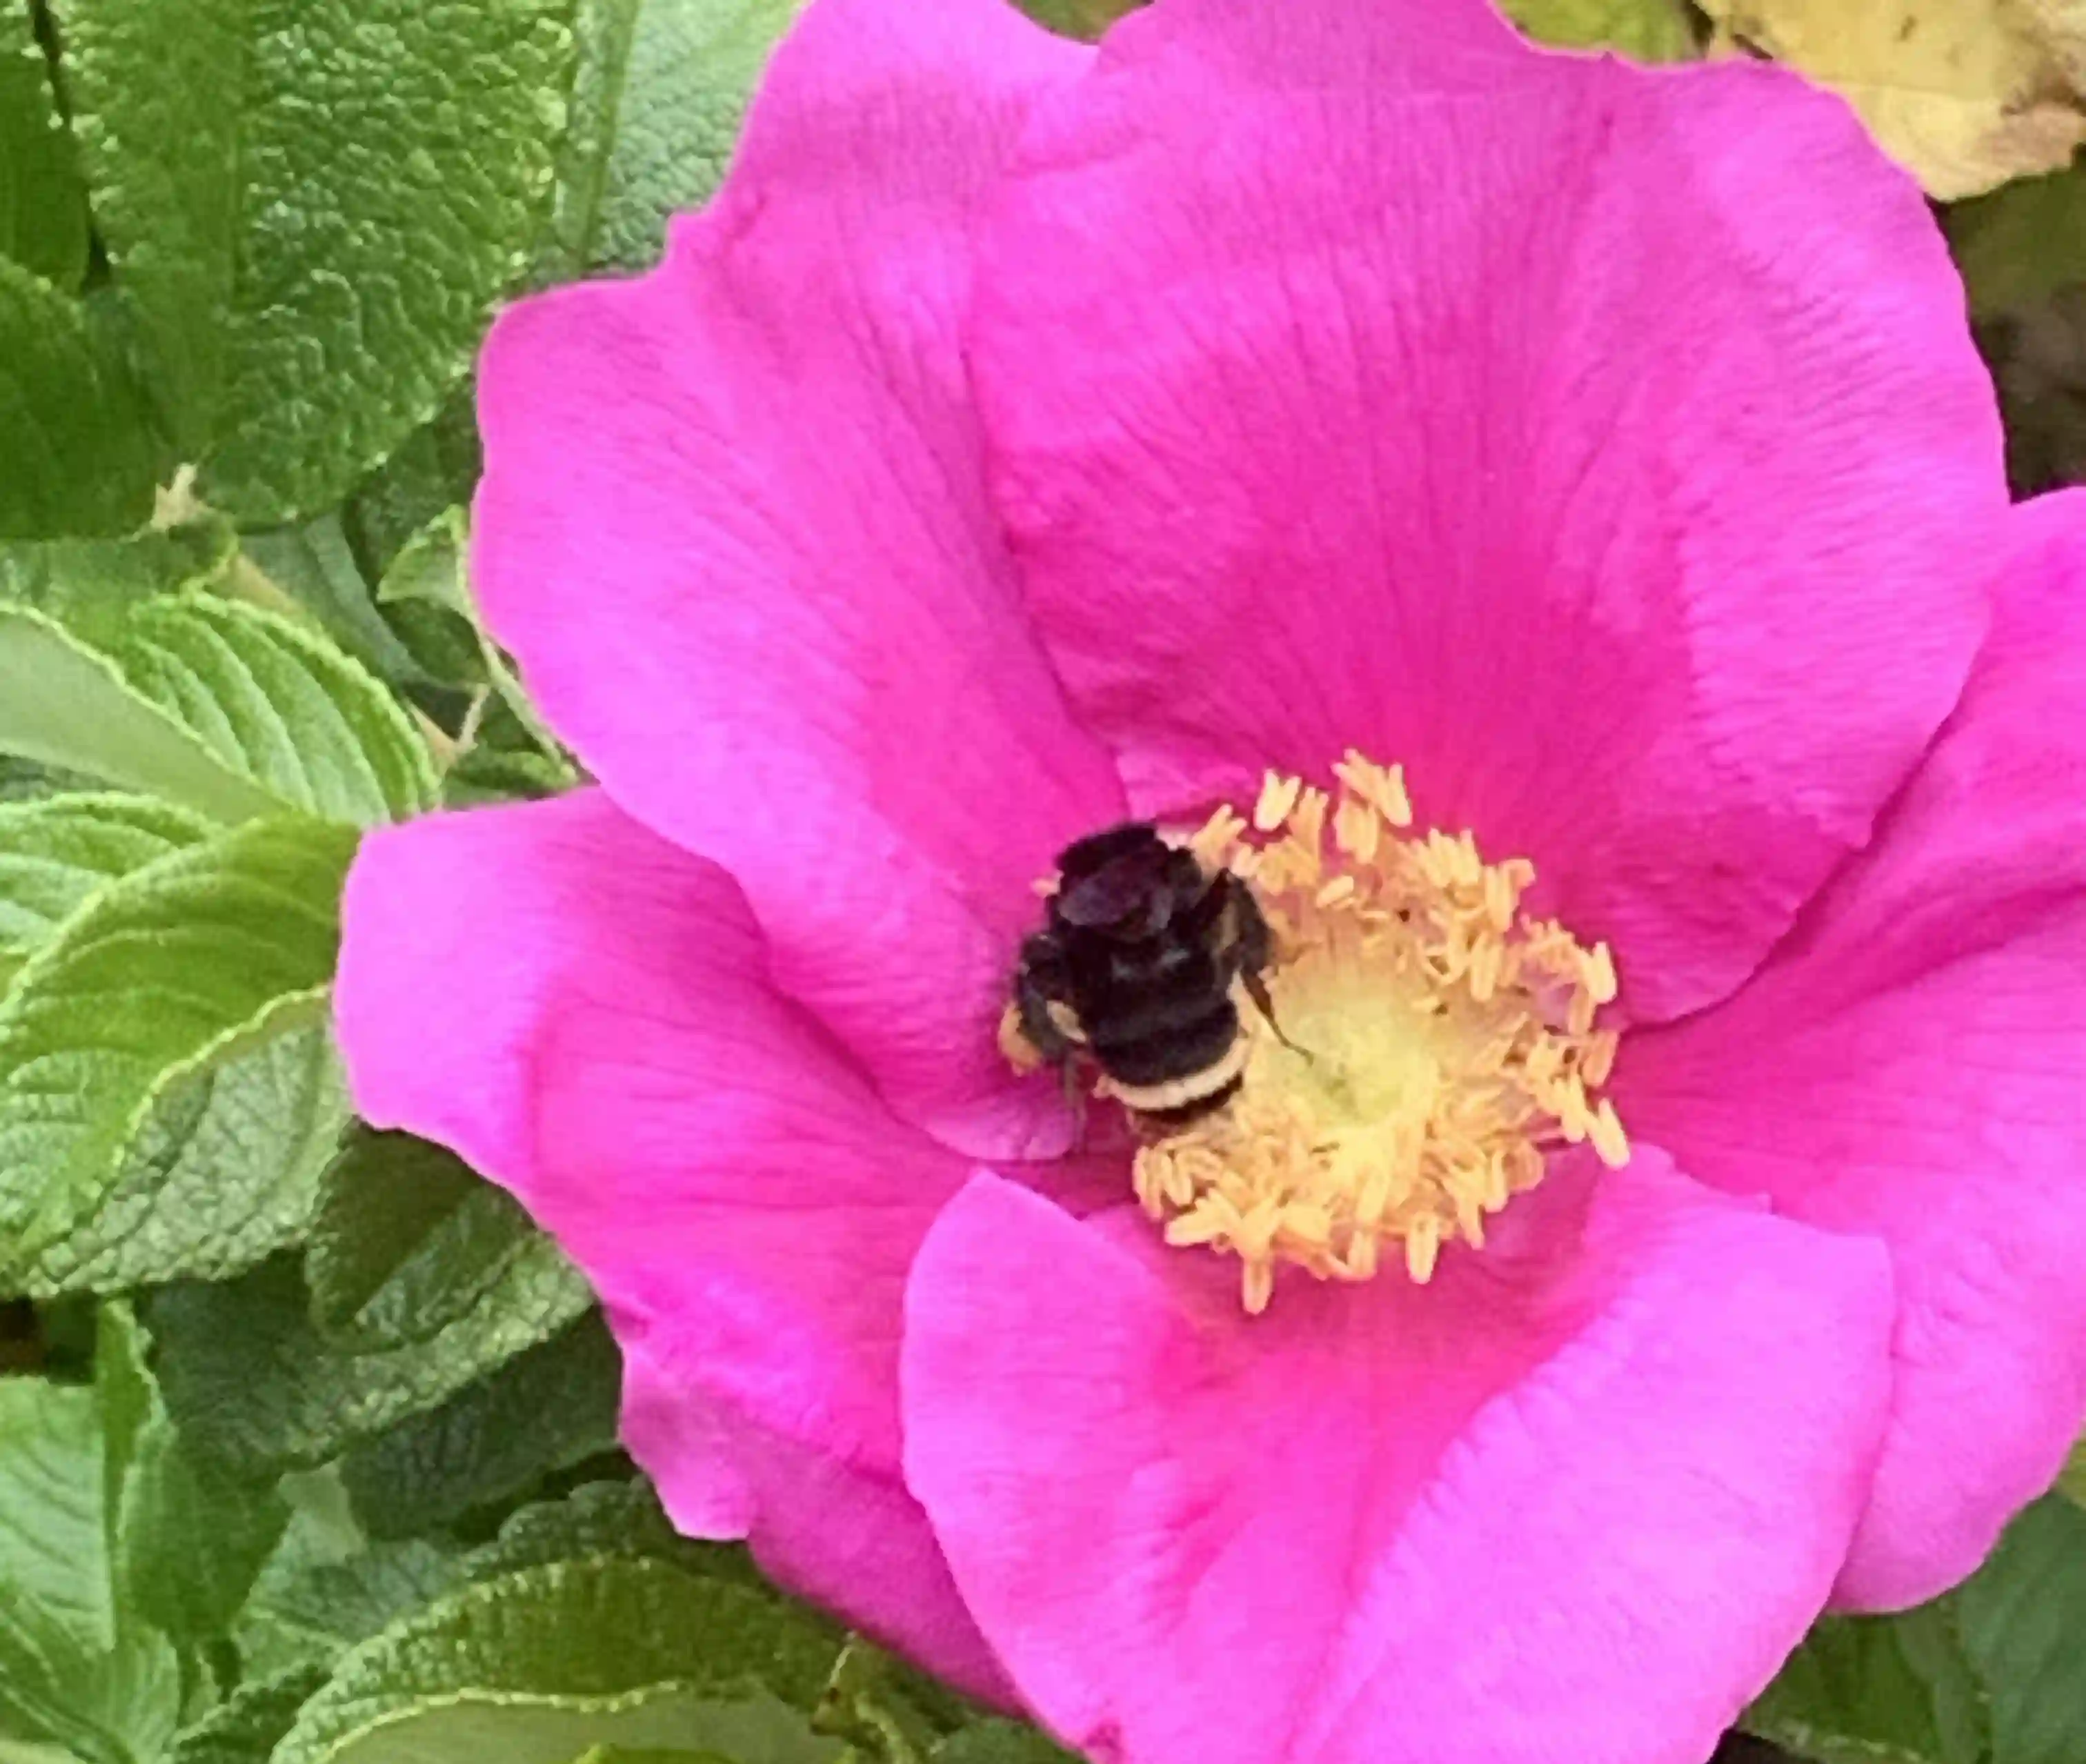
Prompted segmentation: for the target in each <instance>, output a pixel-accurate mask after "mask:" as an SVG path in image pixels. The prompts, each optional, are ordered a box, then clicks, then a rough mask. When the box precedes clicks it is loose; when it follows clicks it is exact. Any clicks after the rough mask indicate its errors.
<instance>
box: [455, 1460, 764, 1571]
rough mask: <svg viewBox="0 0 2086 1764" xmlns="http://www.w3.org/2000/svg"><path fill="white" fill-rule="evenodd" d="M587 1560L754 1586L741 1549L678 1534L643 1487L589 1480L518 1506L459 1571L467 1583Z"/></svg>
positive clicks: (654, 1494)
mask: <svg viewBox="0 0 2086 1764" xmlns="http://www.w3.org/2000/svg"><path fill="white" fill-rule="evenodd" d="M594 1556H628V1557H651V1558H655V1559H657V1560H658V1561H661V1562H665V1563H666V1564H667V1565H668V1566H670V1567H673V1568H675V1569H678V1570H680V1571H681V1572H683V1573H684V1574H700V1575H704V1576H721V1577H722V1578H723V1579H728V1580H737V1581H739V1582H741V1583H743V1584H745V1585H748V1586H756V1587H757V1586H759V1585H760V1579H759V1577H758V1576H757V1575H756V1574H754V1571H753V1570H752V1568H751V1566H750V1565H749V1564H748V1562H747V1555H746V1553H745V1551H744V1550H743V1549H739V1548H738V1547H737V1546H735V1545H726V1544H709V1543H703V1542H700V1541H699V1540H696V1539H694V1538H688V1537H683V1536H681V1535H680V1534H679V1532H676V1531H675V1529H674V1527H673V1524H672V1523H671V1522H670V1520H669V1519H667V1517H666V1512H665V1510H664V1509H662V1507H661V1506H660V1505H659V1498H658V1495H657V1494H656V1493H653V1490H652V1488H651V1486H650V1485H649V1484H647V1483H644V1482H590V1483H587V1484H585V1485H582V1486H581V1487H580V1488H577V1489H574V1490H573V1492H572V1493H570V1494H568V1495H567V1496H566V1497H565V1498H564V1499H563V1500H561V1501H540V1502H536V1503H534V1505H532V1506H525V1507H523V1508H521V1510H519V1511H518V1512H517V1513H515V1514H514V1515H513V1516H512V1517H510V1518H509V1519H508V1521H507V1523H505V1524H504V1525H503V1526H501V1527H500V1535H499V1536H497V1537H496V1538H495V1539H494V1540H492V1542H491V1543H489V1544H487V1545H484V1546H483V1548H482V1549H477V1550H474V1551H473V1552H472V1553H471V1554H470V1557H467V1558H466V1561H465V1562H464V1564H463V1570H464V1572H465V1573H466V1574H467V1575H468V1576H469V1577H470V1579H473V1580H492V1579H498V1578H500V1576H502V1575H504V1574H513V1573H514V1572H516V1571H517V1570H520V1569H523V1568H540V1567H543V1566H547V1565H548V1564H550V1563H551V1562H573V1561H578V1560H581V1559H584V1558H586V1557H594Z"/></svg>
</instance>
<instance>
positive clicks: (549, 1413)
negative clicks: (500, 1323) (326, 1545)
mask: <svg viewBox="0 0 2086 1764" xmlns="http://www.w3.org/2000/svg"><path fill="white" fill-rule="evenodd" d="M621 1372H622V1364H621V1361H620V1360H619V1357H618V1356H617V1353H616V1350H615V1342H614V1340H612V1339H611V1337H610V1336H609V1333H608V1329H607V1325H606V1324H605V1323H602V1320H601V1319H600V1317H599V1315H598V1314H590V1315H588V1316H585V1317H582V1318H581V1319H580V1320H579V1321H578V1322H577V1323H574V1324H573V1325H572V1326H571V1327H568V1329H566V1330H565V1331H564V1333H563V1334H561V1335H559V1336H554V1337H552V1338H551V1340H548V1341H547V1342H545V1343H543V1345H542V1346H540V1347H537V1348H532V1349H530V1350H529V1351H528V1352H527V1353H523V1354H521V1355H519V1356H517V1357H516V1358H514V1359H513V1360H510V1361H508V1363H507V1364H506V1365H505V1366H501V1367H500V1369H499V1370H497V1371H496V1372H494V1373H492V1374H491V1375H490V1376H489V1377H487V1378H483V1379H481V1380H479V1382H478V1383H475V1384H470V1385H466V1387H464V1388H463V1389H462V1390H461V1391H458V1393H457V1394H456V1395H454V1396H453V1397H451V1398H450V1399H449V1401H448V1402H446V1403H445V1404H443V1405H442V1406H441V1408H436V1409H430V1410H428V1412H426V1413H425V1414H422V1415H415V1416H411V1417H408V1418H407V1420H405V1421H401V1422H400V1423H399V1424H398V1425H397V1426H395V1427H394V1428H391V1429H390V1430H388V1431H386V1432H385V1433H382V1434H378V1435H377V1437H376V1438H373V1439H369V1440H366V1441H364V1442H362V1443H361V1444H360V1445H358V1446H356V1447H353V1448H352V1449H351V1451H349V1452H348V1454H347V1456H346V1457H345V1458H343V1459H342V1460H341V1467H340V1468H341V1476H342V1479H343V1481H344V1482H345V1483H346V1484H347V1490H348V1493H349V1494H350V1496H351V1498H353V1500H354V1502H355V1515H356V1517H357V1518H359V1519H360V1520H361V1521H362V1523H363V1524H364V1526H365V1527H366V1528H368V1531H369V1532H371V1534H372V1535H373V1536H378V1537H406V1536H411V1535H412V1534H413V1533H414V1532H428V1531H434V1530H436V1529H437V1528H441V1527H442V1526H445V1525H449V1524H453V1523H455V1522H456V1521H457V1520H458V1519H462V1518H463V1517H464V1516H465V1515H466V1514H468V1513H470V1512H471V1511H472V1510H474V1509H475V1508H478V1507H480V1506H486V1505H487V1504H489V1503H491V1502H495V1501H498V1500H504V1499H506V1498H510V1497H512V1496H514V1495H517V1494H519V1493H522V1492H523V1491H524V1490H526V1489H528V1488H529V1487H530V1485H533V1484H534V1483H536V1482H537V1481H539V1480H540V1479H541V1478H542V1477H543V1476H545V1475H547V1474H548V1473H549V1472H552V1471H555V1470H561V1469H564V1468H566V1467H567V1466H568V1465H571V1464H577V1463H579V1462H580V1461H581V1460H582V1459H585V1458H589V1457H591V1456H593V1455H595V1454H597V1453H599V1452H602V1451H607V1450H609V1449H610V1448H611V1447H613V1446H614V1445H615V1423H616V1411H617V1399H618V1396H619V1385H620V1378H621Z"/></svg>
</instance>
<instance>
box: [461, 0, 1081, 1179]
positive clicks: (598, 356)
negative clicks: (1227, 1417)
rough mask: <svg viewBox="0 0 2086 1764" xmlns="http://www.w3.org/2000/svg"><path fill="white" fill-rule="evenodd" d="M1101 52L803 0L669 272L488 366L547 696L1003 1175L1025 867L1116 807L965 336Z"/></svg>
mask: <svg viewBox="0 0 2086 1764" xmlns="http://www.w3.org/2000/svg"><path fill="white" fill-rule="evenodd" d="M1087 60H1088V51H1087V50H1085V49H1082V48H1079V47H1078V46H1076V45H1070V44H1066V43H1062V42H1060V41H1059V40H1057V39H1055V38H1052V37H1049V36H1045V34H1044V33H1043V32H1041V31H1040V30H1038V29H1037V28H1035V27H1033V26H1032V25H1030V24H1028V23H1027V22H1026V21H1024V19H1022V18H1021V17H1020V15H1019V14H1017V13H1016V12H1015V11H1014V9H1013V8H1012V7H1011V6H1007V5H1005V4H1004V3H1003V0H936V3H935V4H933V5H928V6H902V5H890V4H886V3H883V0H818V3H817V4H815V6H812V7H811V11H810V12H809V13H808V14H807V16H806V18H805V19H804V20H803V21H802V23H801V25H800V26H799V28H798V29H797V31H796V32H795V33H794V35H793V36H791V37H790V40H789V41H788V42H787V43H786V44H785V45H784V47H783V48H782V49H781V51H780V52H779V53H778V54H777V58H776V60H775V62H774V66H773V72H772V74H771V75H770V77H769V79H768V84H767V87H766V89H765V91H764V93H763V94H762V96H761V97H760V100H759V101H758V102H757V103H756V106H755V109H754V113H753V117H752V120H751V125H750V127H749V132H748V134H747V139H746V142H745V143H744V146H743V148H742V150H741V153H740V156H739V161H738V164H737V167H736V168H735V170H734V173H733V174H732V177H731V179H730V183H729V184H728V185H727V186H726V190H725V191H724V192H723V194H722V195H721V196H720V197H719V198H718V199H717V202H715V203H714V204H713V206H712V207H711V208H710V209H709V211H707V212H706V213H705V214H704V215H702V216H700V218H699V219H693V220H690V221H687V222H684V223H683V224H681V226H680V228H679V230H678V231H677V232H676V233H675V239H674V244H673V249H672V250H671V252H670V254H669V257H668V261H667V262H666V265H665V266H664V267H663V268H662V269H660V270H659V271H657V272H656V273H654V274H653V275H649V276H646V277H645V278H643V279H641V280H637V281H634V282H626V283H598V284H594V285H590V286H585V287H580V288H566V289H561V290H560V291H558V292H555V293H552V294H549V295H547V296H543V297H541V298H539V299H536V300H530V301H526V302H525V303H524V304H523V305H521V306H519V307H517V308H516V309H514V310H513V312H511V313H509V314H508V315H507V316H506V317H504V319H503V320H502V321H501V322H500V325H499V326H498V327H497V328H496V330H495V332H494V334H493V337H492V342H491V343H489V344H488V346H487V353H486V356H485V360H484V363H483V369H482V373H481V386H482V394H481V407H480V418H481V422H482V425H483V429H484V433H485V439H486V455H487V475H486V478H485V481H484V485H483V488H482V489H481V491H480V492H479V505H478V526H477V543H476V549H475V559H474V561H475V569H476V572H477V581H478V584H479V589H480V590H481V593H482V594H483V600H484V603H485V608H486V611H487V617H488V619H489V620H490V621H491V622H492V626H493V628H495V630H496V631H497V633H499V635H500V638H501V640H502V641H504V642H505V643H507V644H508V645H509V646H511V647H512V648H513V650H515V652H516V653H517V655H518V656H519V658H520V659H521V663H522V666H523V668H524V671H526V675H527V676H528V681H529V684H530V688H531V690H532V691H533V692H534V693H535V694H536V695H537V697H539V700H540V701H541V702H542V704H543V707H544V709H545V711H546V713H547V715H548V716H549V717H550V718H551V721H552V722H554V723H555V724H556V726H557V727H558V728H559V730H560V732H561V733H562V734H564V735H565V736H566V737H567V738H568V739H569V740H570V741H572V743H573V745H574V746H575V747H576V748H577V749H578V750H579V752H580V753H581V756H583V757H584V758H585V761H587V764H588V765H589V766H590V768H591V769H593V770H594V772H595V773H596V774H597V775H598V777H599V778H601V780H602V782H603V783H604V784H605V785H606V786H607V788H608V789H609V790H610V791H611V794H613V795H615V798H616V799H617V801H618V802H619V803H623V804H624V806H626V807H628V809H629V810H630V812H632V813H633V814H635V815H636V816H638V817H639V818H640V819H641V820H645V821H646V822H647V823H649V824H650V825H652V826H653V827H654V828H655V829H658V831H659V832H661V833H663V834H665V835H666V836H667V837H670V838H671V839H674V840H675V841H676V842H679V843H680V844H682V845H683V846H687V847H688V849H690V850H695V851H699V852H700V853H702V854H704V855H705V856H707V857H709V858H712V859H714V860H716V861H717V863H721V864H722V865H723V866H724V867H726V868H727V869H729V870H730V871H731V872H732V873H733V875H734V876H736V877H737V878H738V879H739V882H740V884H741V885H742V886H743V888H745V890H746V892H747V897H748V899H749V900H750V901H751V904H752V906H753V909H754V911H755V914H756V917H757V918H759V920H760V923H761V925H762V927H763V928H764V930H765V931H767V933H768V939H769V943H770V947H771V949H772V952H773V961H774V965H775V972H776V977H777V980H778V981H779V982H781V985H782V986H784V987H785V989H786V990H787V991H790V992H792V993H794V994H795V995H797V996H798V997H799V998H801V999H804V1000H805V1001H806V1002H807V1003H808V1004H810V1005H811V1007H812V1008H813V1009H814V1010H815V1011H816V1012H818V1014H819V1016H821V1017H822V1018H824V1020H825V1021H826V1022H828V1024H829V1025H832V1028H833V1029H835V1030H836V1031H837V1033H840V1034H841V1036H842V1037H843V1038H845V1040H846V1041H847V1042H849V1045H850V1046H852V1047H853V1048H854V1050H855V1051H856V1054H857V1056H858V1058H859V1059H862V1061H863V1062H864V1063H865V1064H866V1066H867V1067H868V1068H869V1069H870V1070H871V1072H872V1073H873V1074H874V1076H875V1077H876V1079H877V1080H878V1081H879V1084H881V1086H882V1087H883V1089H884V1092H885V1093H886V1094H887V1096H888V1097H889V1098H890V1099H891V1101H892V1103H893V1105H894V1106H896V1108H897V1109H898V1110H899V1111H900V1113H901V1114H904V1115H905V1116H906V1117H907V1118H910V1119H913V1120H917V1121H919V1122H922V1123H925V1124H926V1125H927V1126H928V1127H930V1129H932V1130H933V1131H936V1132H938V1133H940V1134H942V1135H943V1136H946V1137H947V1138H948V1139H949V1140H951V1143H956V1144H961V1145H962V1146H963V1147H964V1148H965V1149H967V1150H969V1151H972V1152H976V1153H990V1154H991V1155H993V1156H994V1157H1006V1156H1011V1155H1020V1154H1023V1153H1026V1152H1028V1151H1030V1150H1039V1149H1062V1147H1063V1145H1064V1144H1065V1142H1066V1137H1067V1127H1066V1121H1065V1117H1064V1112H1063V1110H1062V1107H1061V1106H1059V1104H1058V1099H1057V1097H1056V1095H1055V1093H1054V1090H1053V1089H1052V1087H1051V1086H1050V1084H1049V1083H1048V1082H1046V1081H1032V1082H1028V1083H1017V1082H1016V1081H1015V1080H1014V1079H1013V1077H1012V1076H1011V1074H1010V1073H1009V1072H1008V1071H1007V1067H1006V1065H1005V1063H1004V1062H1003V1060H1002V1059H1000V1057H999V1055H998V1052H997V1050H996V1049H995V1047H994V1040H993V1034H992V1029H993V1025H994V1020H995V1019H996V1018H997V1016H998V1012H999V1009H1000V1007H1001V1004H1002V1003H1003V999H1004V993H1005V986H1006V980H1007V970H1008V969H1009V967H1010V966H1011V962H1012V960H1013V952H1014V947H1015V941H1016V940H1017V939H1018V937H1019V935H1020V932H1021V931H1023V930H1024V929H1026V928H1027V926H1028V920H1029V918H1031V917H1032V913H1033V909H1034V897H1033V896H1032V894H1031V893H1030V892H1029V884H1031V883H1032V881H1033V880H1035V878H1036V877H1037V876H1039V875H1041V874H1042V873H1043V872H1044V871H1047V870H1048V869H1049V864H1050V860H1051V859H1052V857H1053V856H1054V854H1055V852H1056V851H1057V850H1058V847H1059V846H1062V845H1063V844H1064V843H1066V842H1067V841H1069V840H1071V838H1073V837H1077V836H1078V835H1079V834H1080V833H1085V832H1088V831H1091V830H1092V829H1094V828H1096V827H1097V826H1100V825H1104V824H1107V823H1108V822H1109V821H1111V820H1117V819H1120V818H1121V816H1122V791H1121V786H1120V785H1119V784H1118V782H1117V779H1116V777H1115V773H1114V771H1113V766H1112V764H1111V762H1110V761H1109V759H1108V757H1107V756H1106V755H1105V752H1103V750H1102V749H1101V748H1100V747H1099V746H1098V745H1097V744H1095V743H1094V742H1092V740H1090V739H1088V738H1087V737H1086V736H1084V735H1082V734H1081V733H1080V732H1079V731H1078V730H1077V729H1076V728H1075V726H1074V725H1073V724H1072V722H1071V720H1070V718H1069V717H1068V715H1067V714H1066V709H1065V705H1064V703H1063V701H1062V694H1061V692H1060V691H1059V689H1058V685H1057V683H1056V681H1055V680H1054V677H1053V676H1052V675H1051V672H1050V670H1049V667H1048V665H1047V663H1045V660H1044V658H1043V657H1042V655H1041V651H1040V650H1038V649H1037V646H1036V645H1035V643H1034V641H1033V639H1032V637H1031V635H1030V633H1029V630H1028V624H1027V622H1026V618H1025V616H1024V614H1023V613H1022V612H1021V611H1020V608H1019V607H1018V604H1017V601H1016V598H1015V590H1014V586H1013V582H1012V577H1011V569H1010V566H1009V564H1008V561H1007V556H1006V552H1005V548H1004V545H1003V541H1002V539H1001V537H1000V534H999V530H998V525H997V523H996V522H995V520H994V517H993V515H992V513H991V511H990V509H989V508H988V506H987V505H986V497H985V490H984V480H983V472H982V467H981V465H980V462H979V458H978V437H977V426H976V423H975V420H974V418H973V414H972V412H971V410H970V408H969V403H968V390H967V388H966V386H965V384H964V370H963V364H962V362H961V360H960V356H959V354H958V350H957V344H956V313H957V312H958V310H959V309H960V306H961V305H962V303H963V301H964V298H965V296H966V291H967V288H968V281H969V273H970V270H969V248H968V229H969V227H970V224H971V215H972V211H973V208H974V207H975V205H976V202H977V196H978V193H979V191H980V190H981V189H982V188H983V187H984V185H986V183H987V182H988V181H990V179H991V178H992V177H993V176H994V173H995V172H996V170H997V168H998V164H999V162H1000V160H1002V158H1003V156H1004V155H1005V153H1006V151H1007V148H1008V146H1009V143H1010V142H1011V138H1012V136H1013V134H1014V133H1015V130H1016V129H1017V128H1018V127H1019V126H1020V122H1021V120H1022V118H1023V117H1024V115H1025V113H1026V112H1027V110H1028V105H1029V104H1030V103H1031V101H1032V99H1033V98H1034V97H1035V96H1036V95H1037V93H1038V92H1041V91H1043V90H1045V89H1047V88H1049V87H1053V86H1055V85H1058V84H1059V83H1062V82H1064V81H1066V80H1068V79H1071V77H1072V76H1073V75H1075V74H1077V73H1078V72H1079V70H1081V69H1082V68H1083V66H1085V65H1086V62H1087Z"/></svg>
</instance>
